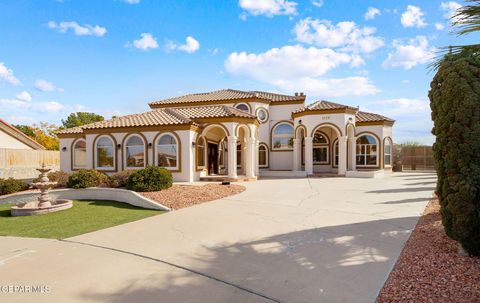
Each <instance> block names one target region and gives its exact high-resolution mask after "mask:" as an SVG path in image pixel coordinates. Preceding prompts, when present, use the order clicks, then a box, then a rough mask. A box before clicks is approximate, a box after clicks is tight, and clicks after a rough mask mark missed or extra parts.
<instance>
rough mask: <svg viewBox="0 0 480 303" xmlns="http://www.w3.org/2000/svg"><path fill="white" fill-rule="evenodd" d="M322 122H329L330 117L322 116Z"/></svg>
mask: <svg viewBox="0 0 480 303" xmlns="http://www.w3.org/2000/svg"><path fill="white" fill-rule="evenodd" d="M322 120H330V116H324V117H322Z"/></svg>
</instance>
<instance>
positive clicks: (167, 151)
mask: <svg viewBox="0 0 480 303" xmlns="http://www.w3.org/2000/svg"><path fill="white" fill-rule="evenodd" d="M155 152H156V164H157V166H161V167H164V168H166V169H172V170H176V169H178V142H177V139H176V138H175V136H173V135H170V134H165V135H161V136H160V137H159V138H158V139H157V145H156V149H155Z"/></svg>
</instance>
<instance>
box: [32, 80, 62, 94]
mask: <svg viewBox="0 0 480 303" xmlns="http://www.w3.org/2000/svg"><path fill="white" fill-rule="evenodd" d="M35 88H36V89H38V90H40V91H42V92H53V91H57V92H63V88H59V87H56V86H55V84H53V83H52V82H49V81H47V80H43V79H37V80H35Z"/></svg>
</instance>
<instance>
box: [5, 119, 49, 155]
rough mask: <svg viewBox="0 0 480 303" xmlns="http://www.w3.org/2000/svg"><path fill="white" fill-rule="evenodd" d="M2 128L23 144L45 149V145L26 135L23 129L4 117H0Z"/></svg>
mask: <svg viewBox="0 0 480 303" xmlns="http://www.w3.org/2000/svg"><path fill="white" fill-rule="evenodd" d="M0 130H2V131H4V132H5V133H7V134H9V135H10V136H12V137H14V138H15V139H17V140H18V141H20V142H22V143H23V144H26V145H28V146H30V147H31V148H33V149H45V147H44V146H43V145H41V144H40V143H38V142H37V141H35V140H33V139H32V138H30V137H29V136H27V135H25V134H24V133H23V132H22V131H20V130H19V129H17V128H16V127H14V126H12V125H10V124H9V123H7V122H6V121H5V120H2V119H0Z"/></svg>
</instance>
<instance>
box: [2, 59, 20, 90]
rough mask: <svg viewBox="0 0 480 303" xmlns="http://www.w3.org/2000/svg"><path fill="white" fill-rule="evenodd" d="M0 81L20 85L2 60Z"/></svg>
mask: <svg viewBox="0 0 480 303" xmlns="http://www.w3.org/2000/svg"><path fill="white" fill-rule="evenodd" d="M0 81H5V82H7V83H9V84H12V85H20V80H18V79H17V78H16V77H15V76H14V75H13V71H12V70H11V69H10V68H8V67H6V66H5V63H3V62H0Z"/></svg>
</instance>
